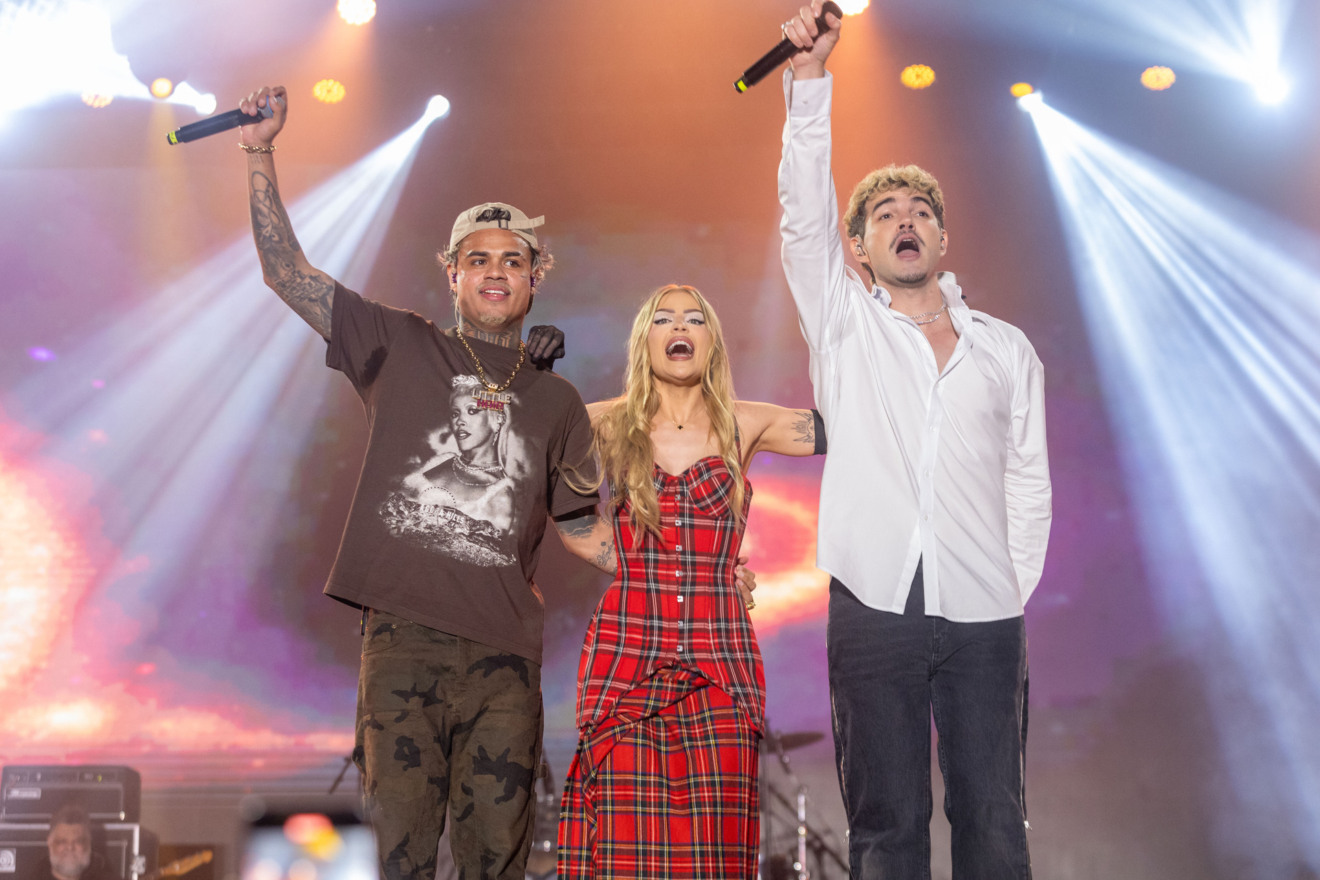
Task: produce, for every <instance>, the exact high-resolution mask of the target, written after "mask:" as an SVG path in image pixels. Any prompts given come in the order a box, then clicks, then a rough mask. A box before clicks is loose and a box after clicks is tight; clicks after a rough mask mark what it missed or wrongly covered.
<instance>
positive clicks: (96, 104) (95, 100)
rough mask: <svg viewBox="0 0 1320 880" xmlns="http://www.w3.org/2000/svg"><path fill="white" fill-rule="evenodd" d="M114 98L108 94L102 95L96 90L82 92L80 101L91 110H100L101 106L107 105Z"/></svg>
mask: <svg viewBox="0 0 1320 880" xmlns="http://www.w3.org/2000/svg"><path fill="white" fill-rule="evenodd" d="M113 100H114V98H113V97H111V96H110V95H102V94H98V93H97V92H83V96H82V102H83V103H84V104H86V105H87V106H88V107H91V108H92V109H93V110H100V109H101V108H102V107H109V106H110V102H111V101H113Z"/></svg>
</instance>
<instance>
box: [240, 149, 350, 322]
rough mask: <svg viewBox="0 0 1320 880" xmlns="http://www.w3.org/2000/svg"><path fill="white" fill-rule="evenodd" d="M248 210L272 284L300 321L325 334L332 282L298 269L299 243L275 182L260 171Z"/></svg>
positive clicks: (319, 274) (333, 288)
mask: <svg viewBox="0 0 1320 880" xmlns="http://www.w3.org/2000/svg"><path fill="white" fill-rule="evenodd" d="M251 209H252V234H253V236H254V237H255V238H256V241H257V254H258V255H259V256H260V257H261V269H262V272H263V273H264V274H265V276H266V278H267V280H268V281H269V283H270V285H271V287H272V288H273V289H274V290H275V292H276V293H278V294H279V296H280V299H282V300H284V301H285V302H286V303H288V304H289V306H290V307H291V308H292V309H293V310H294V311H295V312H297V313H298V314H299V315H301V316H302V318H303V320H305V321H306V322H307V323H309V324H311V325H312V326H313V327H314V328H316V330H318V331H319V332H320V333H321V335H322V336H327V337H328V336H329V335H330V308H331V303H332V302H333V301H334V292H335V287H334V284H333V283H332V282H331V281H330V280H329V279H328V278H327V277H326V276H325V275H323V274H321V273H308V272H306V271H303V270H302V269H301V268H299V263H298V261H297V260H296V259H295V256H296V255H298V254H300V253H301V251H302V246H301V245H300V244H298V239H297V237H296V236H295V235H294V234H293V225H292V224H291V223H290V222H289V215H288V213H287V212H286V211H285V209H284V203H283V201H281V200H280V194H279V190H278V189H276V187H275V181H273V180H271V179H270V177H268V176H267V175H265V174H263V173H262V172H260V171H256V172H253V174H252V204H251Z"/></svg>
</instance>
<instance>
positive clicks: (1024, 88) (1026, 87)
mask: <svg viewBox="0 0 1320 880" xmlns="http://www.w3.org/2000/svg"><path fill="white" fill-rule="evenodd" d="M1008 91H1009V92H1010V93H1011V94H1012V95H1013V97H1015V98H1025V97H1026V96H1027V95H1030V94H1031V93H1032V92H1034V91H1036V87H1035V86H1033V85H1032V84H1031V83H1025V82H1023V83H1013V85H1012V86H1010V87H1009V89H1008Z"/></svg>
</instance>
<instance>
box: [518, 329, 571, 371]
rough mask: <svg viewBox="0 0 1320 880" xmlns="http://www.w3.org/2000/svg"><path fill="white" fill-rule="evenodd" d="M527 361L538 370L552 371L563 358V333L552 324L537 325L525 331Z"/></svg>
mask: <svg viewBox="0 0 1320 880" xmlns="http://www.w3.org/2000/svg"><path fill="white" fill-rule="evenodd" d="M526 344H527V359H528V360H529V361H531V362H532V366H534V367H536V368H537V369H538V370H553V369H554V368H555V361H557V360H559V359H560V358H561V357H563V356H564V331H563V330H560V329H559V328H558V327H556V326H554V325H553V324H537V325H536V326H535V327H533V328H532V329H530V330H528V331H527V343H526Z"/></svg>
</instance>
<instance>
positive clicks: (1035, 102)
mask: <svg viewBox="0 0 1320 880" xmlns="http://www.w3.org/2000/svg"><path fill="white" fill-rule="evenodd" d="M1017 102H1018V109H1019V110H1021V111H1022V112H1023V113H1034V112H1035V111H1036V110H1038V109H1040V108H1041V107H1044V106H1045V96H1044V95H1042V94H1041V93H1040V92H1037V91H1035V90H1032V91H1030V92H1027V93H1026V94H1025V95H1021V96H1019V97H1018V99H1017Z"/></svg>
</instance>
